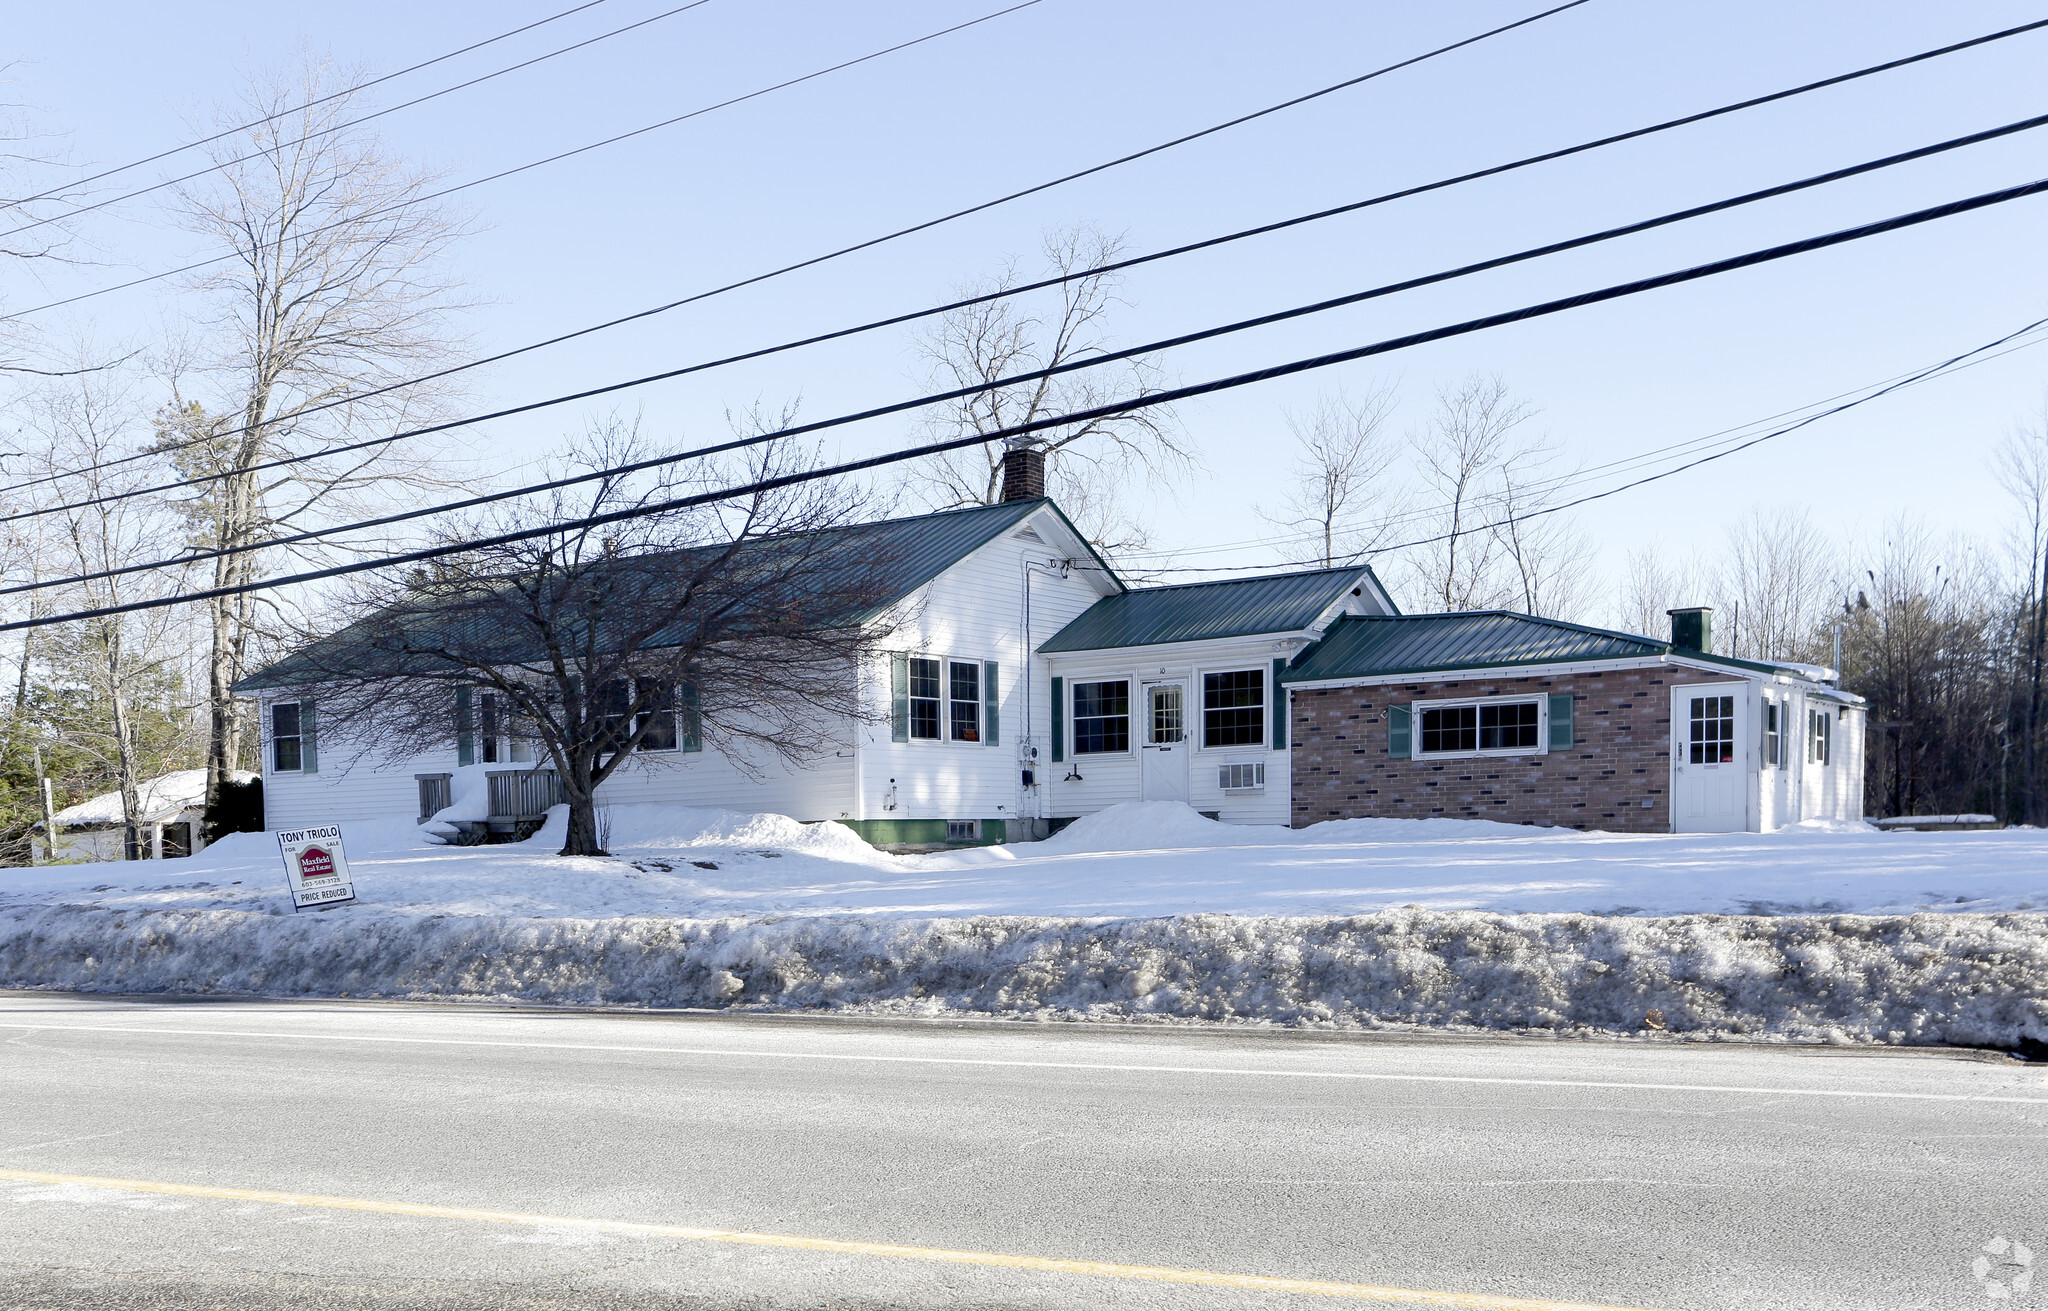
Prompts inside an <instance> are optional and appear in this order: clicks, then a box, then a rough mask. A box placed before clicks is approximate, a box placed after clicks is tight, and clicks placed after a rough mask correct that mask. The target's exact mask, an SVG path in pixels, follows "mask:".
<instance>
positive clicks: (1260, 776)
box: [1216, 761, 1266, 792]
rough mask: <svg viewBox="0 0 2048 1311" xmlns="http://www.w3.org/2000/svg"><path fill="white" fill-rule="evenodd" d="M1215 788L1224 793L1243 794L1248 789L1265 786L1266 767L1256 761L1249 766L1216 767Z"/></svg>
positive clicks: (1263, 763) (1262, 762)
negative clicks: (1220, 789)
mask: <svg viewBox="0 0 2048 1311" xmlns="http://www.w3.org/2000/svg"><path fill="white" fill-rule="evenodd" d="M1216 786H1217V787H1220V788H1222V789H1223V790H1224V791H1225V792H1243V791H1245V790H1247V789H1249V788H1262V787H1264V786H1266V765H1265V762H1264V761H1258V762H1255V763H1253V764H1249V765H1218V766H1217V767H1216Z"/></svg>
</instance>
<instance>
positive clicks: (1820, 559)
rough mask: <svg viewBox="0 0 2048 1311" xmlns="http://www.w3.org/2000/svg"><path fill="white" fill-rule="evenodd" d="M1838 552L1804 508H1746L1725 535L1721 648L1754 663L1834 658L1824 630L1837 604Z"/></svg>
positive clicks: (1720, 598)
mask: <svg viewBox="0 0 2048 1311" xmlns="http://www.w3.org/2000/svg"><path fill="white" fill-rule="evenodd" d="M1843 586H1844V585H1843V581H1842V567H1841V564H1840V560H1839V553H1838V552H1837V551H1836V550H1835V549H1834V547H1833V546H1832V545H1830V544H1829V543H1828V541H1827V540H1826V539H1825V538H1824V537H1823V536H1822V535H1821V533H1820V532H1819V530H1817V529H1816V528H1815V527H1814V526H1813V521H1812V519H1810V518H1809V517H1808V516H1807V514H1806V512H1805V511H1803V510H1782V511H1778V512H1776V513H1769V512H1766V511H1763V510H1751V511H1750V512H1749V513H1748V514H1747V515H1745V516H1744V517H1743V518H1742V519H1740V520H1738V521H1737V522H1736V523H1735V525H1734V526H1733V527H1731V528H1730V529H1729V532H1728V551H1727V556H1726V562H1725V564H1724V566H1723V568H1722V571H1721V577H1720V580H1719V584H1718V586H1717V588H1716V592H1717V596H1718V599H1717V602H1716V608H1717V617H1718V619H1719V621H1720V622H1719V623H1718V625H1717V628H1718V629H1719V631H1720V634H1721V640H1720V645H1721V647H1722V649H1723V650H1724V651H1725V652H1726V653H1727V654H1729V655H1734V656H1741V657H1744V658H1747V659H1754V660H1806V661H1811V662H1813V663H1815V664H1826V663H1827V662H1828V661H1829V660H1831V659H1832V658H1833V656H1832V653H1831V652H1830V651H1829V650H1827V649H1826V644H1827V639H1826V638H1825V637H1824V634H1825V633H1826V631H1827V625H1828V622H1829V619H1830V617H1831V616H1832V615H1833V614H1834V612H1835V611H1836V610H1837V609H1838V608H1839V606H1840V605H1841V603H1842V599H1843V598H1842V593H1843Z"/></svg>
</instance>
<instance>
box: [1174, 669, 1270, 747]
mask: <svg viewBox="0 0 2048 1311" xmlns="http://www.w3.org/2000/svg"><path fill="white" fill-rule="evenodd" d="M1211 674H1257V675H1258V676H1259V740H1258V741H1256V742H1239V743H1236V744H1235V745H1232V746H1214V747H1212V746H1210V745H1209V696H1208V692H1209V675H1211ZM1188 683H1189V687H1188V699H1189V700H1190V701H1192V702H1193V703H1194V704H1193V705H1192V706H1190V707H1189V708H1188V709H1189V712H1191V713H1190V718H1191V719H1192V720H1193V724H1192V728H1191V731H1190V732H1189V733H1188V737H1189V738H1191V739H1192V740H1193V741H1194V744H1195V750H1196V751H1270V750H1272V749H1273V667H1272V666H1271V665H1270V664H1267V665H1245V664H1238V663H1232V664H1227V665H1213V666H1204V667H1198V668H1197V669H1196V670H1195V672H1194V676H1193V677H1192V678H1190V679H1189V680H1188Z"/></svg>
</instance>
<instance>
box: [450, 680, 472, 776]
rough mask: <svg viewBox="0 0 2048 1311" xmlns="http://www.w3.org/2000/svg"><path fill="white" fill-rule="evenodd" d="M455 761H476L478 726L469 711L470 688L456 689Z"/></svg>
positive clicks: (463, 762)
mask: <svg viewBox="0 0 2048 1311" xmlns="http://www.w3.org/2000/svg"><path fill="white" fill-rule="evenodd" d="M455 763H456V764H457V765H474V764H475V763H476V726H475V724H474V722H473V721H472V720H471V718H470V713H469V689H468V688H466V687H458V688H456V689H455Z"/></svg>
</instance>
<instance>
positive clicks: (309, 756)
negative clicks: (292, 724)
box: [299, 697, 320, 774]
mask: <svg viewBox="0 0 2048 1311" xmlns="http://www.w3.org/2000/svg"><path fill="white" fill-rule="evenodd" d="M299 768H300V769H301V770H302V771H304V772H305V773H308V774H317V773H319V772H320V743H319V734H318V733H317V731H316V725H315V721H314V715H313V698H312V697H302V698H300V700H299Z"/></svg>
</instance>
